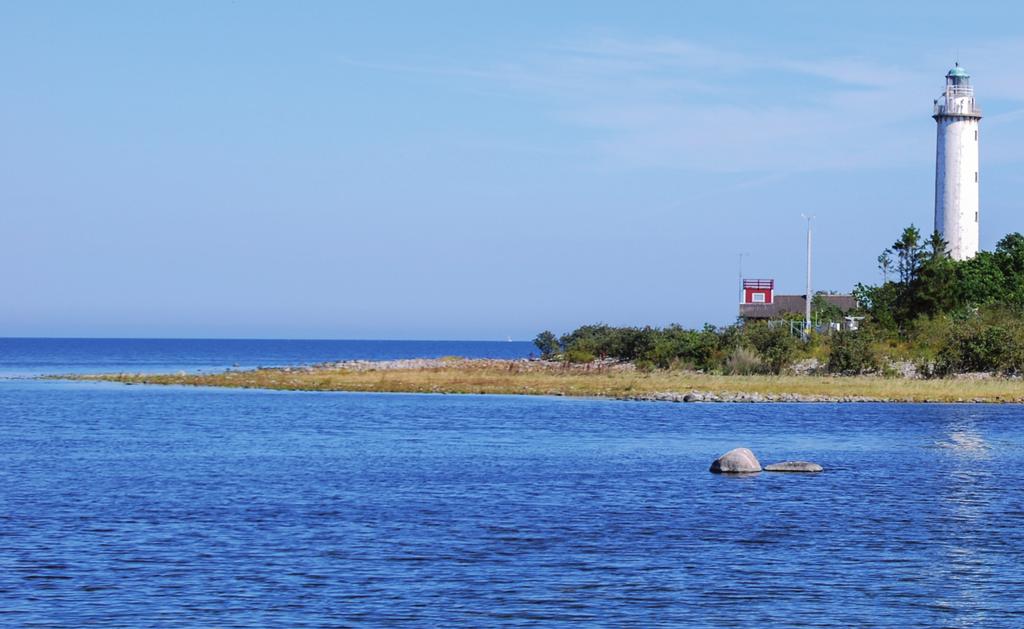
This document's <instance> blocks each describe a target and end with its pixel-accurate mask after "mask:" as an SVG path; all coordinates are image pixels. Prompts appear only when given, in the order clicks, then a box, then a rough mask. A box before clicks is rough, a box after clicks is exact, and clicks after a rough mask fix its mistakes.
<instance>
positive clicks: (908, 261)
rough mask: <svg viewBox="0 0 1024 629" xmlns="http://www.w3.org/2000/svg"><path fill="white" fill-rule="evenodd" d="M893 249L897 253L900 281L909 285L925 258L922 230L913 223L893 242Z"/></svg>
mask: <svg viewBox="0 0 1024 629" xmlns="http://www.w3.org/2000/svg"><path fill="white" fill-rule="evenodd" d="M892 251H893V253H895V254H896V271H897V272H898V273H899V276H900V283H901V284H903V285H904V286H909V285H910V283H911V282H913V281H914V278H915V277H917V271H918V269H919V268H920V267H921V261H922V259H923V258H924V246H923V245H922V244H921V232H920V231H919V230H918V229H917V228H916V227H914V226H913V225H911V226H910V227H907V228H906V229H904V230H903V234H902V235H900V239H899V240H897V241H896V242H895V243H893V245H892ZM883 253H884V252H883Z"/></svg>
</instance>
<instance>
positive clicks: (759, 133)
mask: <svg viewBox="0 0 1024 629" xmlns="http://www.w3.org/2000/svg"><path fill="white" fill-rule="evenodd" d="M963 6H964V5H963V4H962V3H942V2H927V3H923V2H922V3H913V2H901V3H858V4H851V3H842V4H841V3H821V2H807V3H802V2H784V3H762V2H749V3H746V2H733V3H690V4H686V5H684V4H683V3H679V2H645V3H640V4H630V3H621V2H619V3H611V2H607V3H600V2H558V3H553V2H515V3H512V2H502V3H499V2H434V3H418V2H417V3H414V2H407V3H389V2H373V3H340V2H322V3H318V2H296V3H286V2H278V3H269V2H267V3H261V2H175V3H171V2H149V3H130V2H122V3H104V2H90V3H83V2H63V3H55V2H31V3H29V2H23V3H15V2H7V3H3V4H0V119H2V120H3V129H4V137H3V139H2V141H0V265H2V268H3V269H4V270H5V273H4V274H3V277H4V280H3V283H4V291H3V296H4V298H3V308H0V336H162V337H191V336H208V337H282V338H439V339H443V338H479V339H494V338H502V339H503V338H505V337H506V336H511V337H513V338H520V339H527V338H532V336H533V334H534V333H536V332H537V331H539V330H541V329H544V328H551V329H553V330H555V331H558V332H562V331H566V330H569V329H571V328H573V327H575V326H577V325H579V324H582V323H587V322H596V321H603V322H607V323H612V324H629V325H643V324H658V325H662V324H667V323H670V322H680V323H683V324H685V325H690V326H696V325H700V324H702V323H704V322H705V321H707V322H712V323H716V324H725V323H729V322H730V321H731V320H732V319H733V317H734V316H735V310H736V303H735V302H736V292H737V291H736V279H737V259H738V254H739V253H740V252H743V253H747V254H749V255H748V256H746V257H745V258H744V272H745V274H746V275H747V276H751V277H771V278H775V279H776V281H777V285H778V286H779V288H780V290H782V291H783V292H793V293H800V292H802V289H803V272H804V268H803V264H804V257H803V256H804V250H803V246H804V232H803V229H804V223H803V221H802V220H801V218H800V215H801V213H813V214H815V215H816V216H817V222H816V239H815V251H816V255H815V264H816V271H815V284H816V288H821V289H832V290H848V289H849V288H851V287H852V286H853V284H855V283H856V282H858V281H868V282H870V281H877V279H878V275H879V274H878V271H877V269H876V267H875V262H874V260H875V257H876V256H877V254H878V253H879V251H881V250H882V249H883V248H885V247H886V246H887V245H889V244H890V243H891V242H892V241H893V240H894V239H895V238H896V236H897V235H898V232H899V231H900V229H901V228H902V227H903V226H905V225H907V224H909V223H911V222H914V223H916V224H918V225H919V226H922V227H925V228H926V229H927V230H930V229H931V220H932V219H931V217H932V204H933V194H934V150H935V146H934V144H935V128H934V127H935V123H934V122H933V121H932V120H931V118H930V115H931V103H932V99H933V98H935V97H936V96H937V95H938V94H939V91H940V90H941V87H942V85H943V75H944V73H945V72H946V70H947V69H948V68H949V66H950V65H952V63H953V61H954V60H955V59H956V57H957V55H959V58H960V61H961V63H962V65H964V66H965V67H966V68H967V69H968V70H969V71H970V72H971V74H972V77H973V80H974V84H975V87H976V90H977V95H978V99H979V103H980V104H981V106H982V108H983V109H984V111H985V119H984V120H982V126H981V129H982V219H981V220H982V247H983V248H991V247H992V245H993V244H994V243H995V241H996V240H998V239H999V238H1000V237H1001V236H1002V235H1003V234H1005V233H1007V232H1011V231H1024V224H1022V223H1024V220H1022V218H1021V216H1022V214H1021V211H1020V210H1021V207H1022V204H1021V202H1020V201H1019V199H1018V196H1019V190H1021V189H1022V187H1024V170H1022V166H1024V153H1022V151H1021V150H1020V147H1021V146H1024V80H1022V79H1024V68H1022V64H1024V36H1021V35H1020V29H1019V25H1020V23H1021V22H1022V21H1024V9H1021V8H1019V6H1018V5H1017V4H1014V3H979V4H975V5H972V6H971V8H970V10H969V11H968V10H965V9H964V8H963Z"/></svg>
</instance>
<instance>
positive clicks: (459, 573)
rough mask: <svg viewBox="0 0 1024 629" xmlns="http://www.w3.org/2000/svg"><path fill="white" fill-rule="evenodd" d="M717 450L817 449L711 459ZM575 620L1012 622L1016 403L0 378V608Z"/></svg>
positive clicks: (133, 614)
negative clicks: (755, 468)
mask: <svg viewBox="0 0 1024 629" xmlns="http://www.w3.org/2000/svg"><path fill="white" fill-rule="evenodd" d="M506 345H507V344H503V343H498V344H490V345H479V344H468V345H467V344H457V343H456V344H450V343H437V344H432V345H429V346H428V345H421V344H412V345H402V344H395V343H377V342H372V343H365V344H363V343H350V342H278V341H259V342H251V341H75V342H64V341H32V340H19V341H3V342H2V343H0V349H2V355H0V361H2V365H3V369H4V370H5V371H6V372H7V373H8V374H11V373H17V374H23V373H29V372H59V371H70V370H75V371H80V370H91V369H100V368H103V367H107V366H113V365H123V366H136V368H138V369H159V368H161V367H163V366H175V367H178V366H185V367H190V368H199V367H200V366H202V368H214V367H223V366H229V365H232V364H235V363H239V364H243V365H248V364H270V363H280V362H302V363H314V362H320V361H323V360H333V359H338V358H358V357H366V358H373V357H394V356H398V355H420V356H423V355H444V354H463V355H467V354H468V355H495V356H505V355H509V353H508V352H512V353H515V351H519V353H528V352H529V347H526V346H522V345H519V346H516V347H518V350H517V349H516V347H510V348H506V347H505V346H506ZM360 348H361V349H360ZM460 348H461V349H460ZM467 348H475V350H473V349H467ZM503 348H504V349H503ZM360 352H362V353H360ZM738 445H745V446H749V447H751V448H753V449H754V450H755V452H756V453H757V454H758V455H759V456H760V457H761V459H762V461H763V462H770V461H774V460H782V459H787V458H806V459H811V460H814V461H818V462H820V463H822V464H823V465H824V466H825V467H826V469H827V471H826V472H824V473H822V474H820V475H781V474H775V475H773V474H761V475H758V476H754V477H744V478H735V477H727V476H716V475H712V474H709V473H708V472H707V467H708V465H709V463H710V462H711V460H712V459H713V458H714V457H715V456H717V455H718V454H720V453H722V452H724V451H725V450H728V449H730V448H732V447H734V446H738ZM581 622H586V623H589V624H593V625H596V626H637V627H654V626H693V627H710V626H730V627H731V626H773V627H774V626H778V627H793V626H800V627H1022V626H1024V410H1022V409H1021V407H1018V406H978V405H888V404H871V405H867V404H865V405H841V404H839V405H837V404H807V405H787V404H778V405H729V404H719V405H701V404H668V403H641V402H636V403H634V402H617V401H600V400H577V399H565V398H540V397H533V398H530V397H512V396H490V397H487V396H473V395H465V396H453V395H406V394H354V393H302V392H269V391H242V390H215V389H198V388H179V387H166V388H161V387H145V386H122V385H113V384H96V383H75V382H52V381H38V380H32V379H25V378H20V377H19V378H5V379H0V625H2V626H72V627H78V626H119V627H146V626H202V627H212V626H216V627H235V626H238V627H241V626H246V627H248V626H284V627H320V626H401V625H404V626H411V627H433V626H466V627H481V626H495V625H509V626H540V625H570V624H577V623H581Z"/></svg>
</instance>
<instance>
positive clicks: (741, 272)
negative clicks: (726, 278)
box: [737, 253, 750, 304]
mask: <svg viewBox="0 0 1024 629" xmlns="http://www.w3.org/2000/svg"><path fill="white" fill-rule="evenodd" d="M749 255H750V254H749V253H741V254H739V256H740V276H739V279H740V281H739V283H738V285H737V288H738V289H739V291H740V300H739V303H741V304H742V303H743V256H749Z"/></svg>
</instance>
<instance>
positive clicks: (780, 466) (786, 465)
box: [764, 461, 824, 472]
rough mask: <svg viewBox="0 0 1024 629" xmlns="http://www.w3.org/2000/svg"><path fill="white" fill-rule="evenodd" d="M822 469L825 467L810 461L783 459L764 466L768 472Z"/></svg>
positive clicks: (815, 470)
mask: <svg viewBox="0 0 1024 629" xmlns="http://www.w3.org/2000/svg"><path fill="white" fill-rule="evenodd" d="M822 470H824V468H823V467H821V466H820V465H818V464H817V463H811V462H810V461H783V462H782V463H772V464H771V465H765V466H764V471H766V472H821V471H822Z"/></svg>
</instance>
